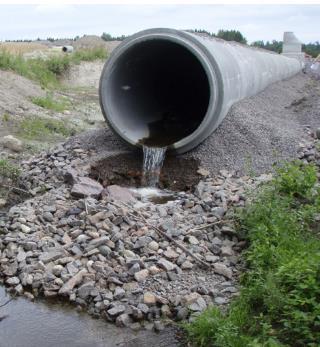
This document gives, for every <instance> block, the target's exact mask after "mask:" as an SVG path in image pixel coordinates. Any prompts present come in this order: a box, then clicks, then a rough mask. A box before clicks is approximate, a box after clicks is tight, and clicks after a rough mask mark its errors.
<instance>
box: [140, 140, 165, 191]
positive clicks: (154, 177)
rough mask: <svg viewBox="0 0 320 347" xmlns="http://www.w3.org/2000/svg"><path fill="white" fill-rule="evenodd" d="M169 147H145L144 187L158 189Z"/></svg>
mask: <svg viewBox="0 0 320 347" xmlns="http://www.w3.org/2000/svg"><path fill="white" fill-rule="evenodd" d="M166 150H167V147H149V146H143V166H142V185H144V186H147V187H156V186H157V185H158V183H159V178H160V172H161V168H162V165H163V162H164V158H165V155H166Z"/></svg>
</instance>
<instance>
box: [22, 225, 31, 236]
mask: <svg viewBox="0 0 320 347" xmlns="http://www.w3.org/2000/svg"><path fill="white" fill-rule="evenodd" d="M20 229H21V231H22V232H23V233H25V234H29V233H30V231H31V228H30V227H28V226H27V225H24V224H21V225H20Z"/></svg>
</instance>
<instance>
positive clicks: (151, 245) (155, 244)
mask: <svg viewBox="0 0 320 347" xmlns="http://www.w3.org/2000/svg"><path fill="white" fill-rule="evenodd" d="M148 248H149V249H151V250H152V251H154V252H156V251H157V250H158V249H159V244H158V242H156V241H151V242H150V243H149V244H148Z"/></svg>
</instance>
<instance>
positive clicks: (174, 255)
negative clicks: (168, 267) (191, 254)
mask: <svg viewBox="0 0 320 347" xmlns="http://www.w3.org/2000/svg"><path fill="white" fill-rule="evenodd" d="M163 255H164V256H165V257H166V258H168V259H175V258H178V257H179V254H178V253H177V252H175V251H174V250H173V249H171V248H169V249H167V250H166V251H164V252H163Z"/></svg>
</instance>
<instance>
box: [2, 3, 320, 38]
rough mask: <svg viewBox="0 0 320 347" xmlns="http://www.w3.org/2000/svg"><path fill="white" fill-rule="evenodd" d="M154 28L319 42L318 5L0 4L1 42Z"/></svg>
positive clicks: (127, 33)
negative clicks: (286, 35)
mask: <svg viewBox="0 0 320 347" xmlns="http://www.w3.org/2000/svg"><path fill="white" fill-rule="evenodd" d="M155 27H167V28H175V29H205V30H207V31H210V32H217V31H218V30H219V29H228V30H231V29H235V30H239V31H240V32H241V33H242V34H243V35H244V36H245V37H246V38H247V40H248V41H249V42H252V41H256V40H264V41H266V40H269V41H271V40H273V39H275V40H282V35H283V32H284V31H293V32H294V33H295V34H296V36H297V37H298V38H299V39H300V41H302V42H304V43H307V42H315V41H320V5H160V4H158V5H133V4H130V5H111V4H109V5H63V4H58V5H48V4H47V5H1V4H0V40H1V41H4V40H14V39H36V38H38V37H40V38H47V37H54V38H65V37H75V36H77V35H79V36H82V35H84V34H87V35H89V34H94V35H99V36H100V35H101V34H102V33H103V32H107V33H110V34H112V35H114V36H118V35H119V36H120V35H122V34H123V35H130V34H133V33H135V32H137V31H139V30H143V29H147V28H155Z"/></svg>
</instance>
